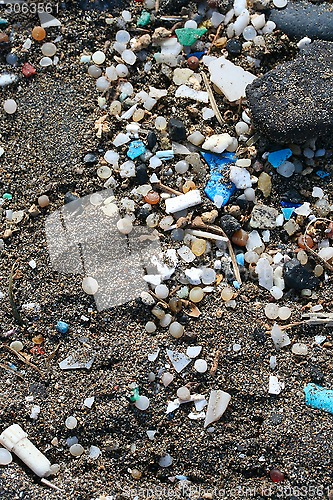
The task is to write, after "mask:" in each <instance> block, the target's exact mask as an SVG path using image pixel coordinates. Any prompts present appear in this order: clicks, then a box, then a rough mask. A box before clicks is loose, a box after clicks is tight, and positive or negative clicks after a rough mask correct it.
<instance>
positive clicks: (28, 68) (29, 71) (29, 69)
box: [22, 63, 36, 78]
mask: <svg viewBox="0 0 333 500" xmlns="http://www.w3.org/2000/svg"><path fill="white" fill-rule="evenodd" d="M22 73H23V75H24V76H25V77H26V78H29V76H33V75H35V74H36V70H35V68H34V67H33V66H32V65H31V64H30V63H24V64H23V66H22Z"/></svg>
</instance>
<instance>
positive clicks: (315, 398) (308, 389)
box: [304, 384, 333, 413]
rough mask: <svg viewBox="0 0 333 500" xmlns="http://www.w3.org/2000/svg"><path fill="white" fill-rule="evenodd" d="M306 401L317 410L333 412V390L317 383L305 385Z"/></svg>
mask: <svg viewBox="0 0 333 500" xmlns="http://www.w3.org/2000/svg"><path fill="white" fill-rule="evenodd" d="M304 394H305V403H306V404H307V405H308V406H311V408H315V409H316V410H324V411H328V412H329V413H333V391H332V390H330V389H325V387H321V386H320V385H316V384H308V385H306V386H305V387H304Z"/></svg>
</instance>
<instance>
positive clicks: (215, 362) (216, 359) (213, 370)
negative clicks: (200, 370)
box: [209, 349, 221, 377]
mask: <svg viewBox="0 0 333 500" xmlns="http://www.w3.org/2000/svg"><path fill="white" fill-rule="evenodd" d="M220 354H221V351H220V349H217V351H216V353H215V356H214V359H213V364H212V367H211V369H210V371H209V374H210V375H211V376H212V377H214V375H215V373H216V371H217V367H218V364H219V358H220Z"/></svg>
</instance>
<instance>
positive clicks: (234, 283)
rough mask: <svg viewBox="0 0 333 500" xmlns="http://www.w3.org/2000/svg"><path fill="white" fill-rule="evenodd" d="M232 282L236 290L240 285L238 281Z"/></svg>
mask: <svg viewBox="0 0 333 500" xmlns="http://www.w3.org/2000/svg"><path fill="white" fill-rule="evenodd" d="M232 284H233V285H234V287H235V288H236V290H238V289H239V288H240V287H241V286H240V283H238V281H236V280H235V281H233V282H232Z"/></svg>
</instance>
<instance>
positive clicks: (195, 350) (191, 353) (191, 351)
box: [186, 345, 202, 358]
mask: <svg viewBox="0 0 333 500" xmlns="http://www.w3.org/2000/svg"><path fill="white" fill-rule="evenodd" d="M201 351H202V346H201V345H193V346H189V347H188V348H187V349H186V355H187V356H188V357H189V358H196V357H197V356H199V354H200V353H201Z"/></svg>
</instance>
